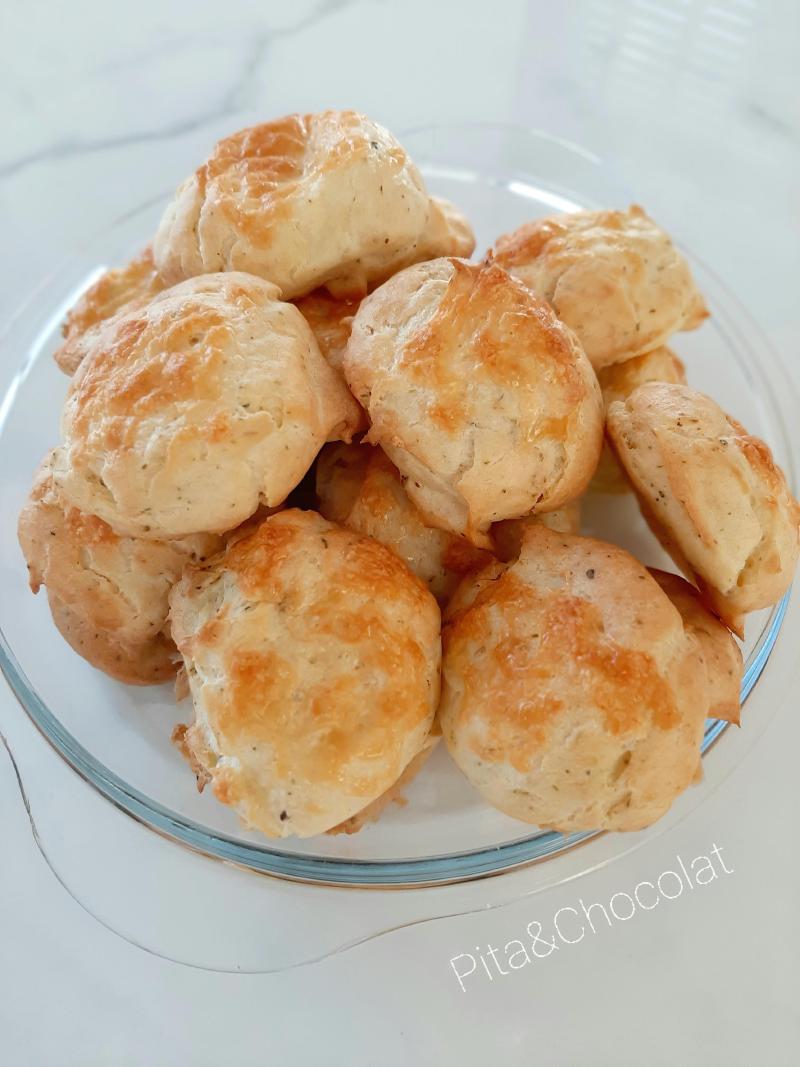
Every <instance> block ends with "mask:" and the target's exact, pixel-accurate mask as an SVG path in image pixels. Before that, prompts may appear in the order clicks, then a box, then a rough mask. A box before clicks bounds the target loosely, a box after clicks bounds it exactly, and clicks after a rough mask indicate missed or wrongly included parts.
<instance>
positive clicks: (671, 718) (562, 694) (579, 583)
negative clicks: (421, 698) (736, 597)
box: [439, 524, 708, 832]
mask: <svg viewBox="0 0 800 1067" xmlns="http://www.w3.org/2000/svg"><path fill="white" fill-rule="evenodd" d="M446 618H447V622H446V626H445V628H444V633H443V642H444V656H443V662H442V671H443V676H442V701H441V705H440V712H439V718H440V721H441V726H442V732H443V735H444V738H445V741H446V743H447V746H448V748H449V750H450V753H451V755H452V756H453V758H454V760H455V761H456V763H457V764H458V766H459V767H460V768H461V770H462V771H463V772H464V774H465V775H466V776H467V778H468V779H469V780H470V781H471V782H472V784H473V785H474V786H475V787H476V788H477V789H478V790H479V791H480V792H481V793H482V794H483V796H484V797H485V798H486V799H487V800H488V801H489V802H490V803H491V804H493V805H495V807H497V808H499V809H500V810H501V811H503V812H505V813H506V814H508V815H511V816H513V817H514V818H517V819H522V820H524V821H525V822H531V823H536V824H537V825H539V826H541V827H543V828H548V829H555V830H561V831H564V832H570V831H574V830H597V829H607V830H639V829H641V828H643V827H645V826H649V825H650V824H651V823H653V822H655V821H656V819H658V818H660V817H661V816H662V815H664V814H665V812H666V811H667V810H668V808H669V807H670V805H671V804H672V802H673V800H674V799H675V797H677V796H678V794H680V793H681V792H682V791H683V790H684V789H686V788H687V786H688V785H689V784H690V783H691V782H692V780H693V778H694V776H695V774H696V772H697V769H698V765H699V760H700V742H701V738H702V736H703V724H704V721H705V716H706V709H707V707H708V691H707V686H708V681H707V675H706V670H705V664H704V660H703V657H702V656H701V655H700V654H699V648H698V644H697V641H696V640H695V639H694V638H693V637H692V636H691V635H687V634H686V632H685V631H684V626H683V623H682V621H681V617H680V615H679V613H678V611H677V610H676V609H675V607H674V606H673V605H672V604H671V603H670V601H669V599H668V598H667V596H666V595H665V594H664V593H663V592H662V591H661V589H660V588H659V587H658V585H657V584H656V582H655V581H654V580H653V578H651V577H650V575H649V574H648V573H647V571H646V570H645V569H644V567H642V566H641V565H640V564H639V563H638V562H637V561H636V560H635V559H634V558H633V557H632V556H630V555H629V554H628V553H627V552H624V551H623V550H622V549H621V548H617V547H616V546H614V545H609V544H604V543H603V542H601V541H595V540H592V539H590V538H584V537H574V536H571V535H569V534H561V533H557V532H555V531H552V530H549V529H547V528H546V527H544V526H541V525H536V524H531V525H530V526H529V527H528V529H527V530H526V532H525V538H524V541H523V544H522V549H521V553H520V556H519V559H518V560H517V561H516V562H515V563H511V564H503V563H499V562H498V563H493V564H490V565H489V567H488V568H487V569H486V571H485V572H479V573H478V574H477V575H476V576H474V578H472V579H467V580H466V581H465V582H464V585H463V586H462V587H461V588H460V589H459V591H458V593H457V595H456V597H455V598H454V601H453V602H452V603H451V606H450V608H449V609H448V612H447V616H446Z"/></svg>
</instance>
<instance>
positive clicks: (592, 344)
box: [489, 204, 708, 370]
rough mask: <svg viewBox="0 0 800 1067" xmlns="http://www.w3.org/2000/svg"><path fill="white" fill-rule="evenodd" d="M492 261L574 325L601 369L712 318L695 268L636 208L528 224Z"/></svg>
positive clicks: (502, 242)
mask: <svg viewBox="0 0 800 1067" xmlns="http://www.w3.org/2000/svg"><path fill="white" fill-rule="evenodd" d="M489 258H490V259H493V260H494V262H496V263H499V264H500V266H502V267H505V268H506V270H509V271H511V273H512V274H513V275H514V276H515V277H517V278H519V279H520V281H522V282H524V283H525V284H526V285H527V286H529V287H530V288H531V289H532V290H533V292H534V293H536V295H537V296H539V297H541V298H542V299H543V300H546V301H547V302H548V303H549V304H550V305H551V306H552V307H553V309H554V310H555V312H556V314H557V315H558V317H559V318H560V319H561V320H562V321H563V322H565V323H566V324H567V325H568V326H570V327H572V329H573V330H574V331H575V333H576V334H577V335H578V338H579V339H580V342H581V344H582V345H583V347H584V350H585V352H586V355H587V356H588V357H589V359H590V360H591V362H592V366H593V367H594V368H595V370H600V369H601V368H603V367H606V366H608V365H609V364H611V363H617V362H619V361H620V360H626V359H631V358H632V357H633V356H638V355H640V354H641V353H643V352H649V351H650V350H651V349H653V348H657V347H658V346H659V345H663V344H664V343H665V342H666V341H667V340H668V339H669V338H670V337H671V336H672V334H673V333H675V332H676V331H677V330H693V329H695V328H696V327H697V326H699V325H700V324H701V323H702V322H703V320H704V319H706V318H707V317H708V311H707V309H706V306H705V303H704V301H703V298H702V296H701V295H700V293H699V291H698V289H697V287H696V285H695V283H694V279H693V278H692V273H691V271H690V269H689V265H688V263H687V262H686V260H685V259H684V257H683V256H682V255H681V253H680V252H679V251H678V249H677V248H676V247H675V246H674V245H673V243H672V241H671V240H670V238H669V236H668V235H667V234H666V233H665V232H664V231H663V230H662V229H660V227H659V226H657V225H656V223H655V222H653V220H652V219H651V218H649V217H648V216H647V215H646V214H645V212H644V211H643V210H642V208H640V207H637V206H636V205H635V204H634V205H633V206H632V207H630V208H628V210H627V211H576V212H575V213H574V214H569V215H558V216H555V217H553V218H547V219H536V220H535V221H534V222H527V223H525V225H523V226H520V228H519V229H518V230H515V231H514V232H513V233H509V234H506V235H504V236H503V237H500V238H498V240H497V243H496V244H495V247H494V249H493V250H492V251H491V252H490V253H489Z"/></svg>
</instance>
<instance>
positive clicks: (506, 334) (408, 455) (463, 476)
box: [344, 259, 602, 548]
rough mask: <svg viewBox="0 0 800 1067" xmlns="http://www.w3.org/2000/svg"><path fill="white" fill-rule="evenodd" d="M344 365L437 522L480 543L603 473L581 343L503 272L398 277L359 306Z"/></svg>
mask: <svg viewBox="0 0 800 1067" xmlns="http://www.w3.org/2000/svg"><path fill="white" fill-rule="evenodd" d="M344 366H345V375H346V377H347V381H348V383H349V385H350V388H351V389H352V391H353V394H354V395H355V397H356V399H357V400H358V401H359V402H360V403H361V405H362V407H364V409H365V410H366V411H367V413H368V415H369V418H370V421H371V428H370V431H369V434H368V438H367V439H368V441H369V442H370V443H372V444H379V445H381V447H382V448H383V450H384V451H385V452H386V454H387V455H388V456H389V459H390V460H391V461H392V462H393V463H394V464H395V465H396V466H397V467H398V469H399V470H400V472H401V473H402V475H403V476H404V478H405V479H406V481H405V487H406V491H407V492H408V495H409V496H410V497H411V499H412V501H413V502H414V504H415V505H416V506H417V508H418V509H419V510H420V512H421V513H422V514H423V516H424V517H425V520H426V522H428V523H430V524H432V525H435V526H439V527H441V528H442V529H444V530H449V531H450V532H451V533H456V534H460V535H462V536H464V537H466V538H467V539H468V540H470V541H472V543H473V544H475V545H477V546H478V547H482V548H490V547H491V543H490V539H489V537H488V530H489V527H490V526H491V524H492V523H493V522H498V521H500V520H502V519H510V518H517V517H518V516H520V515H526V514H529V513H530V512H531V511H534V510H535V511H553V510H555V509H556V508H559V507H561V505H562V504H564V503H566V502H567V501H569V500H572V499H574V498H575V497H577V496H579V495H580V494H581V492H583V490H584V489H585V487H586V485H587V484H588V481H589V479H590V478H591V475H592V473H593V471H594V469H595V467H596V465H597V459H598V456H599V454H600V447H601V443H602V400H601V397H600V389H599V386H598V384H597V379H596V377H595V375H594V372H593V371H592V368H591V366H590V365H589V362H588V360H587V359H586V357H585V355H584V354H583V351H582V350H581V347H580V344H579V343H578V341H577V339H576V338H575V336H574V334H573V333H572V332H571V331H570V330H569V329H567V328H566V327H565V326H564V325H563V324H562V323H560V322H559V321H558V319H557V318H556V317H555V315H554V314H553V312H552V311H551V309H550V308H549V307H548V306H547V305H546V304H544V303H542V302H541V301H540V300H538V299H537V298H536V297H535V296H533V294H532V293H531V292H530V291H529V290H528V289H526V288H525V286H524V285H522V284H521V283H519V282H517V281H515V280H514V279H513V278H511V276H510V275H509V274H507V273H506V272H505V271H504V270H501V269H500V268H499V267H497V266H493V265H489V266H486V265H479V264H472V263H466V262H464V261H463V260H460V259H436V260H432V261H430V262H427V263H421V264H418V265H417V266H414V267H409V268H408V269H407V270H404V271H401V272H400V273H399V274H396V275H394V277H393V278H391V279H390V280H389V281H388V282H386V283H385V284H384V285H382V286H381V287H380V288H379V289H376V290H375V292H374V293H372V294H371V295H370V296H369V297H367V298H366V299H365V300H364V301H363V303H362V304H361V306H360V308H359V309H358V313H357V314H356V317H355V319H354V321H353V327H352V332H351V335H350V340H349V341H348V344H347V349H346V351H345V358H344Z"/></svg>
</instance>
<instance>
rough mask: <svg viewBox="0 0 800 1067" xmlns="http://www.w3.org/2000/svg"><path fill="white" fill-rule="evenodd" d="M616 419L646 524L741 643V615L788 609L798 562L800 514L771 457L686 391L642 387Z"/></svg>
mask: <svg viewBox="0 0 800 1067" xmlns="http://www.w3.org/2000/svg"><path fill="white" fill-rule="evenodd" d="M607 420H608V432H609V435H610V439H611V442H612V444H613V445H614V448H615V450H616V453H617V456H618V458H619V460H620V462H621V464H622V466H623V467H624V468H625V471H626V473H627V475H628V477H629V478H630V480H631V483H632V484H633V487H634V488H635V490H636V492H637V494H638V496H639V501H640V504H641V506H642V511H643V514H644V515H645V518H646V519H647V520H648V522H649V523H650V524H651V526H652V528H653V530H654V532H655V533H656V534H657V536H658V537H659V539H660V540H661V542H662V544H663V545H664V548H665V549H666V550H667V551H668V552H669V553H670V554H671V556H672V558H673V559H674V560H675V562H676V563H677V565H678V566H679V567H680V568H681V569H682V570H683V571H684V573H686V575H687V577H689V578H692V580H694V581H695V583H696V584H697V585H698V587H699V588H700V590H701V592H702V593H703V595H704V597H705V599H706V600H707V601H708V602H709V603H710V604H711V606H712V607H713V608H714V610H715V611H716V612H717V614H718V615H719V616H720V617H721V618H722V619H723V621H724V622H725V623H727V625H728V626H729V627H730V628H731V629H732V630H733V631H734V632H735V633H737V634H738V635H739V636H741V635H742V632H743V620H742V616H743V615H744V614H746V613H747V612H750V611H756V610H757V609H759V608H765V607H768V606H769V605H770V604H774V603H775V602H776V601H777V600H779V599H780V598H781V596H783V594H784V593H785V592H786V590H787V589H788V588H789V585H790V584H791V581H792V577H793V576H794V569H795V566H796V563H797V555H798V522H799V521H800V509H798V505H797V503H796V501H795V500H794V498H793V497H792V494H791V492H790V491H789V488H788V486H787V484H786V479H785V478H784V476H783V473H782V472H781V470H780V468H779V467H778V466H777V465H776V464H775V462H774V461H773V458H772V453H771V452H770V450H769V448H768V447H767V445H766V444H764V442H763V441H761V440H760V439H759V438H757V437H752V436H750V435H749V434H748V433H747V431H746V430H745V429H744V427H743V426H742V425H741V424H740V423H738V422H736V421H735V420H734V419H732V418H730V417H729V416H727V415H726V414H725V412H724V411H723V410H722V409H721V408H720V407H719V405H718V404H716V403H715V402H714V401H713V400H712V399H711V398H710V397H707V396H705V395H704V394H702V393H698V392H695V391H694V390H693V389H689V388H688V387H687V386H683V385H669V384H663V383H657V382H650V383H648V384H646V385H641V386H639V388H638V389H636V390H634V392H633V393H631V394H630V396H629V397H628V398H627V399H626V400H625V401H624V402H623V401H615V402H614V403H612V404H611V406H610V407H609V410H608V416H607Z"/></svg>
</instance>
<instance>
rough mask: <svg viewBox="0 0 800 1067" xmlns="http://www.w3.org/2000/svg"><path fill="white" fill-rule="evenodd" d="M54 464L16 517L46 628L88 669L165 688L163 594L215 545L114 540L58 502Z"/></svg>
mask: <svg viewBox="0 0 800 1067" xmlns="http://www.w3.org/2000/svg"><path fill="white" fill-rule="evenodd" d="M53 458H54V457H53V454H52V453H51V454H50V455H49V456H47V457H46V459H45V460H44V462H43V463H42V465H41V467H40V468H39V470H38V472H37V474H36V479H35V481H34V484H33V488H32V489H31V493H30V496H29V498H28V501H27V503H26V504H25V507H24V508H23V509H22V513H21V514H20V517H19V541H20V546H21V547H22V551H23V554H24V555H25V559H26V561H27V563H28V572H29V577H30V584H31V589H32V590H33V591H34V593H36V592H38V591H39V588H40V587H41V586H42V585H44V586H45V587H46V589H47V598H48V601H49V603H50V610H51V613H52V616H53V621H54V622H55V624H56V626H57V627H58V629H59V630H60V631H61V634H62V635H63V637H64V638H65V639H66V641H67V642H68V643H69V644H70V645H71V646H72V648H73V649H74V650H75V651H76V652H77V653H78V654H79V655H81V656H83V657H84V659H86V660H88V661H89V663H91V664H92V666H94V667H97V668H98V669H100V670H102V671H104V672H105V673H106V674H109V675H111V677H112V678H117V679H119V681H122V682H127V683H129V684H134V685H151V684H157V683H159V682H164V681H167V680H168V679H170V678H171V677H172V676H173V675H174V674H175V671H176V670H177V660H178V655H177V650H176V648H175V645H174V644H173V643H172V640H171V639H170V637H169V634H168V632H166V631H165V625H166V620H167V612H168V610H169V604H168V599H167V598H168V596H169V591H170V588H171V587H172V585H173V583H174V582H176V581H177V580H178V578H179V577H180V575H181V572H182V571H183V568H184V567H185V566H186V565H187V564H188V563H190V562H198V561H201V560H203V559H205V558H206V557H208V556H210V555H212V554H213V553H214V552H216V551H217V549H218V548H219V547H220V545H221V538H219V537H215V536H212V535H209V534H199V535H195V536H193V537H186V538H183V539H182V540H178V541H143V540H141V539H140V538H133V537H120V536H118V535H117V534H115V533H114V531H113V530H112V529H111V527H110V526H108V525H107V524H106V523H105V522H103V521H102V520H101V519H98V518H96V517H95V516H94V515H86V514H84V513H83V512H80V511H78V509H77V508H74V507H72V506H71V505H70V504H69V503H67V502H66V501H65V500H64V499H63V497H62V496H61V494H60V493H59V491H58V488H57V486H56V485H55V483H54V481H53V474H52V465H53Z"/></svg>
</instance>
